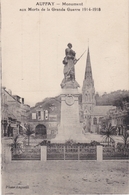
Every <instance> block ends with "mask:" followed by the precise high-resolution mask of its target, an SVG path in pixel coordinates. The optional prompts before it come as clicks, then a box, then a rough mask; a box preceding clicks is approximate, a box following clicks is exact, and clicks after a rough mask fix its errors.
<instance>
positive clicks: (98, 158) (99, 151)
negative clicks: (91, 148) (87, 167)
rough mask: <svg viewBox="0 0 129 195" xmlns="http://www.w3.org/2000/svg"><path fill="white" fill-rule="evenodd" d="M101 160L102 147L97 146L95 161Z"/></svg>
mask: <svg viewBox="0 0 129 195" xmlns="http://www.w3.org/2000/svg"><path fill="white" fill-rule="evenodd" d="M102 160H103V146H97V161H102Z"/></svg>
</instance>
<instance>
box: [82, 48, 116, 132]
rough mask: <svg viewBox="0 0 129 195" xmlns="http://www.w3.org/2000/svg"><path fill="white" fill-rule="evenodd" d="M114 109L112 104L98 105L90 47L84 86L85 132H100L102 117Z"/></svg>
mask: <svg viewBox="0 0 129 195" xmlns="http://www.w3.org/2000/svg"><path fill="white" fill-rule="evenodd" d="M114 110H116V107H115V106H112V105H111V106H97V105H96V99H95V87H94V80H93V75H92V67H91V60H90V51H89V48H88V52H87V59H86V69H85V74H84V80H83V87H82V111H83V128H84V130H85V132H93V133H99V132H100V124H101V120H102V118H103V117H106V116H107V115H108V114H109V112H110V111H114Z"/></svg>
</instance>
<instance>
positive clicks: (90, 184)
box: [2, 161, 129, 195]
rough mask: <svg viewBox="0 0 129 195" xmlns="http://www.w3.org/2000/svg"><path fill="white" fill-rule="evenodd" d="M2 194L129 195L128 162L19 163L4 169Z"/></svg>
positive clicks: (12, 163) (7, 165) (8, 165)
mask: <svg viewBox="0 0 129 195" xmlns="http://www.w3.org/2000/svg"><path fill="white" fill-rule="evenodd" d="M2 179H3V180H2V181H3V182H2V185H3V193H2V195H9V194H10V195H34V194H35V195H49V194H56V195H58V194H96V193H99V194H104V193H106V194H111V193H113V194H125V193H129V162H128V161H102V162H98V161H47V162H41V161H22V162H20V161H17V162H11V163H9V164H6V165H5V166H4V170H3V173H2Z"/></svg>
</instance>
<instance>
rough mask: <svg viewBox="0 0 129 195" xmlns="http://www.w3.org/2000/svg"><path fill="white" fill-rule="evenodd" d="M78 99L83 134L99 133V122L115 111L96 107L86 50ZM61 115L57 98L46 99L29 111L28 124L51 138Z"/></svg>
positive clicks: (106, 107) (112, 108) (56, 129)
mask: <svg viewBox="0 0 129 195" xmlns="http://www.w3.org/2000/svg"><path fill="white" fill-rule="evenodd" d="M81 96H82V100H81V98H79V116H80V124H81V126H82V128H83V132H84V133H86V132H91V133H100V129H101V120H102V118H104V117H106V116H108V114H109V112H111V111H115V110H116V107H115V106H112V105H111V106H98V105H97V104H96V99H95V87H94V80H93V75H92V67H91V60H90V51H89V48H88V52H87V58H86V68H85V73H84V80H83V87H82V94H80V97H81ZM60 115H61V99H60V95H59V96H57V97H52V98H46V99H44V100H43V101H42V102H39V103H37V104H36V105H35V106H34V107H33V108H31V109H30V113H29V116H28V122H29V123H30V124H31V125H32V126H33V129H34V130H35V132H37V134H38V132H39V134H43V135H46V136H47V137H50V138H51V137H53V136H54V135H56V134H57V131H58V125H59V123H60Z"/></svg>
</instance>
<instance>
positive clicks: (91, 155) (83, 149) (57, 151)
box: [47, 144, 97, 160]
mask: <svg viewBox="0 0 129 195" xmlns="http://www.w3.org/2000/svg"><path fill="white" fill-rule="evenodd" d="M96 159H97V151H96V146H86V145H83V144H82V145H77V144H73V145H65V144H50V145H48V146H47V160H96Z"/></svg>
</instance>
